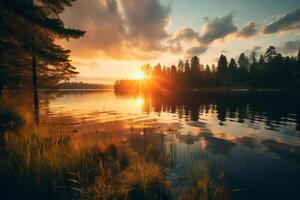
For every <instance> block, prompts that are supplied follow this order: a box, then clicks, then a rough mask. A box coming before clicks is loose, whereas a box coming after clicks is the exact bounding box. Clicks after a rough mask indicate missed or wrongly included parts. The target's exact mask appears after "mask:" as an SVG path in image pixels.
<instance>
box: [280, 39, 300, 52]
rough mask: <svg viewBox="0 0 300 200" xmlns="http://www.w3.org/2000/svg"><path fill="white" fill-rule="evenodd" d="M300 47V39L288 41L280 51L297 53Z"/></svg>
mask: <svg viewBox="0 0 300 200" xmlns="http://www.w3.org/2000/svg"><path fill="white" fill-rule="evenodd" d="M299 48H300V40H296V41H288V42H286V43H284V44H283V45H282V46H281V47H279V51H281V52H282V53H285V54H293V53H296V52H297V51H298V50H299Z"/></svg>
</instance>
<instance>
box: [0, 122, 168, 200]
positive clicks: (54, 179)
mask: <svg viewBox="0 0 300 200" xmlns="http://www.w3.org/2000/svg"><path fill="white" fill-rule="evenodd" d="M35 131H38V130H35ZM35 131H32V128H23V129H22V130H20V133H15V134H12V133H5V134H4V135H2V138H1V140H2V141H1V143H2V145H1V151H0V155H1V160H0V184H1V185H0V186H1V192H0V197H1V199H21V198H26V199H45V198H48V199H99V198H100V199H115V198H123V197H128V199H140V198H142V199H162V198H166V197H167V194H168V183H167V181H166V179H165V178H164V173H163V169H162V168H161V166H160V165H158V164H156V163H148V162H146V161H145V159H144V158H143V157H142V156H141V155H140V154H137V153H136V152H132V151H130V150H129V149H122V148H124V147H118V146H116V145H113V144H110V145H107V146H103V145H101V146H99V145H96V144H93V145H90V146H87V145H86V144H83V145H81V144H80V142H79V141H76V139H73V138H71V137H67V136H62V135H61V136H57V135H56V136H44V135H42V134H40V133H38V132H35Z"/></svg>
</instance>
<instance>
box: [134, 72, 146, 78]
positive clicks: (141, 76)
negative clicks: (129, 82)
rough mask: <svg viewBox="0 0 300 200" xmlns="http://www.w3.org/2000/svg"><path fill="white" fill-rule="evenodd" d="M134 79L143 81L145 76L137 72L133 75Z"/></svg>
mask: <svg viewBox="0 0 300 200" xmlns="http://www.w3.org/2000/svg"><path fill="white" fill-rule="evenodd" d="M134 78H135V79H137V80H143V79H145V74H144V72H142V71H137V72H135V74H134Z"/></svg>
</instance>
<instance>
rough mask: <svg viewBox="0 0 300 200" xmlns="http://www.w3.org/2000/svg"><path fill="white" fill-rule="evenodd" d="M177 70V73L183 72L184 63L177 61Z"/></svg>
mask: <svg viewBox="0 0 300 200" xmlns="http://www.w3.org/2000/svg"><path fill="white" fill-rule="evenodd" d="M177 68H178V72H183V71H184V62H183V60H181V59H180V60H179V61H178V65H177Z"/></svg>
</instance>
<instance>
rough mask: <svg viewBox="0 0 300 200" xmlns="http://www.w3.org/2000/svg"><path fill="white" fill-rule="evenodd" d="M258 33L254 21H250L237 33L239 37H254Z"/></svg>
mask: <svg viewBox="0 0 300 200" xmlns="http://www.w3.org/2000/svg"><path fill="white" fill-rule="evenodd" d="M257 33H258V30H257V27H256V24H255V23H254V22H248V23H247V24H246V25H245V26H244V27H243V28H241V30H240V31H239V32H238V33H237V36H238V37H245V38H248V37H252V36H255V35H256V34H257Z"/></svg>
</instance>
